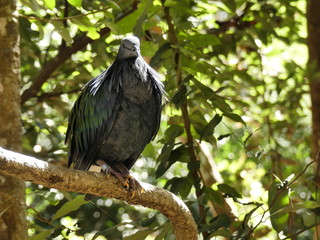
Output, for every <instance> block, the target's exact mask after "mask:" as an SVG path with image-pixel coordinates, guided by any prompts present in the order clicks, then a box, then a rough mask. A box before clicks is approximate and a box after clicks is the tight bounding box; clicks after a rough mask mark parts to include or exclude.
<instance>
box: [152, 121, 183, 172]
mask: <svg viewBox="0 0 320 240" xmlns="http://www.w3.org/2000/svg"><path fill="white" fill-rule="evenodd" d="M182 133H183V127H182V126H179V125H171V126H170V127H169V128H168V129H167V130H166V132H165V137H164V139H163V141H164V145H163V147H162V149H161V153H160V155H159V157H158V162H160V164H159V166H158V167H157V170H156V178H158V177H160V176H162V175H163V174H164V173H165V172H166V171H167V170H168V169H169V167H170V166H171V165H172V164H173V163H175V162H176V161H177V160H178V159H179V158H180V157H181V156H182V155H183V151H182V152H178V151H177V152H175V154H177V155H175V156H174V158H172V157H171V156H172V155H171V153H172V150H173V148H174V146H175V139H176V137H178V136H180V135H181V134H182ZM179 150H183V149H181V148H180V149H179Z"/></svg>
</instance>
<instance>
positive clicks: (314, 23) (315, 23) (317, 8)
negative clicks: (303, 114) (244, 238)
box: [307, 0, 320, 239]
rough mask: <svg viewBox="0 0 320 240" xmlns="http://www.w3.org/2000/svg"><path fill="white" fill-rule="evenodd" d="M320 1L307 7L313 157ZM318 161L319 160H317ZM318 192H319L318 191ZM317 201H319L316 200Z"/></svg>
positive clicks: (318, 123) (317, 145)
mask: <svg viewBox="0 0 320 240" xmlns="http://www.w3.org/2000/svg"><path fill="white" fill-rule="evenodd" d="M319 12H320V1H319V0H309V1H308V5H307V27H308V37H307V43H308V47H309V67H310V71H309V74H310V75H309V81H310V94H311V110H312V151H313V155H315V154H316V153H317V152H318V151H319V149H320V77H319V73H320V48H319V46H320V15H319ZM317 159H318V161H319V159H320V158H317ZM319 167H320V162H316V167H315V169H316V171H315V172H316V174H315V182H316V185H317V186H319V184H320V171H319ZM318 191H319V190H318ZM317 200H318V201H319V199H317ZM319 237H320V225H318V227H317V228H316V231H315V236H314V239H319Z"/></svg>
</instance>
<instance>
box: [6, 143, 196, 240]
mask: <svg viewBox="0 0 320 240" xmlns="http://www.w3.org/2000/svg"><path fill="white" fill-rule="evenodd" d="M0 173H2V174H6V175H10V176H13V177H16V178H19V179H22V180H25V181H31V182H33V183H36V184H41V185H43V186H45V187H49V188H57V189H60V190H64V191H71V192H79V193H89V194H93V195H97V196H102V197H108V198H116V199H121V200H123V201H126V202H128V203H129V204H134V205H141V206H144V207H148V208H152V209H156V210H159V211H160V212H161V213H163V214H164V215H165V216H166V217H168V218H169V219H170V220H171V222H172V224H173V227H174V230H175V234H176V239H178V240H185V239H188V240H193V239H197V225H196V224H195V222H194V219H193V217H192V214H191V212H190V211H189V209H188V208H187V206H186V205H185V204H184V203H183V201H182V200H181V199H179V198H178V197H177V196H175V195H174V194H172V193H171V192H169V191H166V190H164V189H162V188H158V187H155V186H153V185H150V184H146V183H143V184H142V186H143V188H144V189H145V191H144V192H143V193H141V194H140V195H135V196H134V197H132V194H131V193H130V192H128V191H127V190H126V189H124V188H123V186H122V185H121V184H120V183H119V182H118V180H117V179H116V178H114V177H110V178H108V179H107V178H106V177H105V176H104V175H103V174H99V173H94V172H85V171H79V170H73V169H66V168H61V167H57V166H54V165H52V164H50V163H47V162H44V161H42V160H39V159H36V158H34V157H29V156H26V155H22V154H18V153H15V152H12V151H8V150H5V149H3V148H0Z"/></svg>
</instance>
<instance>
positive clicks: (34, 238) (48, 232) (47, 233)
mask: <svg viewBox="0 0 320 240" xmlns="http://www.w3.org/2000/svg"><path fill="white" fill-rule="evenodd" d="M54 230H55V229H54V228H52V229H49V230H45V231H41V233H39V234H37V235H35V236H32V237H30V238H29V240H43V239H48V237H49V236H51V233H52V232H53V231H54Z"/></svg>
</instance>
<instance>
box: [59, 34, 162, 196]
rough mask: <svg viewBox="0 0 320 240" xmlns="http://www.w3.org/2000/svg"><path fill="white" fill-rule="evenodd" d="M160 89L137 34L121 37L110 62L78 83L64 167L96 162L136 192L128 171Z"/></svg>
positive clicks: (151, 121)
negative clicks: (81, 85)
mask: <svg viewBox="0 0 320 240" xmlns="http://www.w3.org/2000/svg"><path fill="white" fill-rule="evenodd" d="M165 94H166V93H165V90H164V85H163V83H162V82H161V80H160V74H159V73H157V72H156V71H155V70H154V69H153V68H152V67H150V66H149V65H148V64H147V63H146V61H145V60H144V59H143V57H142V56H141V53H140V40H139V38H137V37H136V36H128V37H125V38H123V39H122V41H121V44H120V46H119V49H118V53H117V56H116V58H115V60H114V62H113V63H112V64H111V65H110V67H109V68H107V69H106V70H105V71H103V72H102V73H101V74H100V75H98V76H96V77H94V78H93V79H91V80H90V81H89V82H88V83H87V84H85V85H84V87H83V89H82V91H81V93H80V94H79V96H78V98H77V100H76V101H75V103H74V105H73V107H72V109H71V111H70V115H69V119H68V127H67V131H66V138H65V143H66V144H67V145H68V167H71V165H72V166H73V168H74V169H79V170H84V171H88V170H89V168H90V167H91V166H93V165H98V166H99V167H100V168H101V172H103V173H105V174H107V175H114V176H115V177H116V178H117V179H119V181H120V182H121V183H122V184H123V186H124V187H126V188H127V189H129V190H131V191H138V192H139V191H142V190H143V188H142V187H141V184H140V183H139V182H138V181H137V180H136V179H135V178H133V177H132V176H131V174H130V171H129V170H130V169H131V167H132V166H133V165H134V163H135V162H136V161H137V159H138V158H139V156H140V154H141V152H142V151H143V150H144V148H145V147H146V145H147V144H148V143H149V142H150V141H152V140H153V139H154V138H155V136H156V134H157V132H158V130H159V126H160V121H161V111H162V99H163V97H164V95H165Z"/></svg>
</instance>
